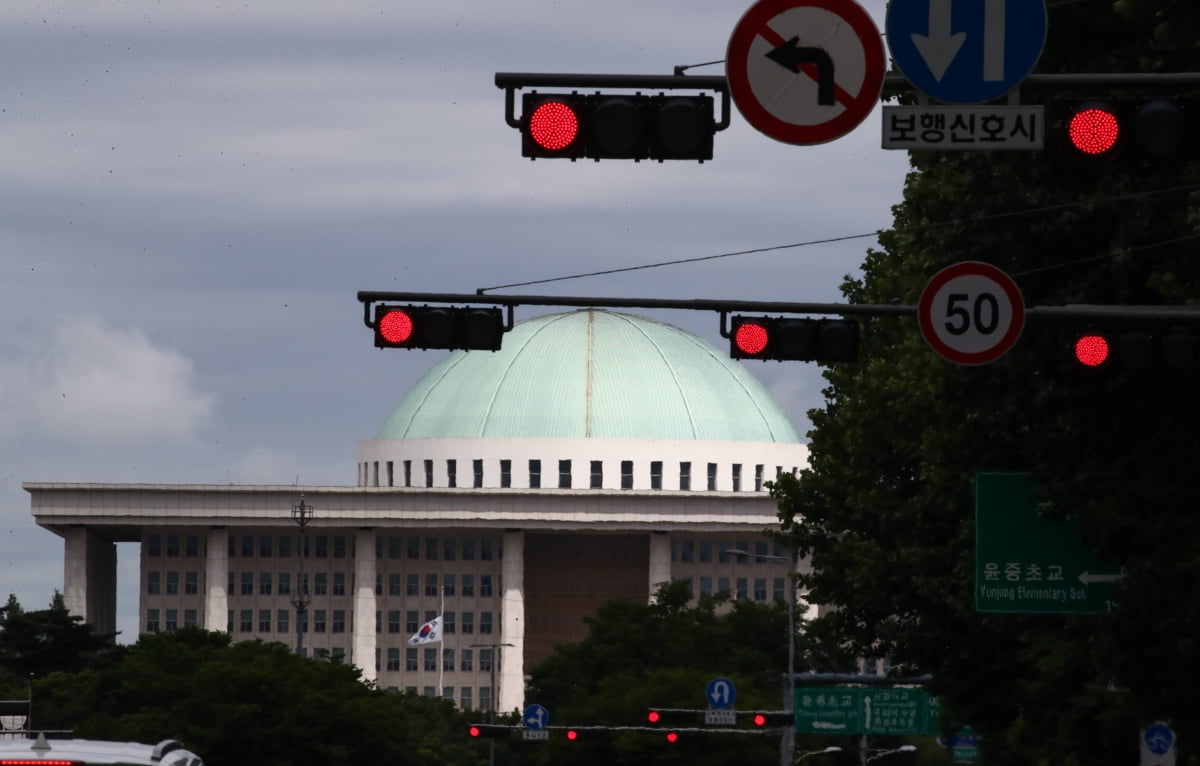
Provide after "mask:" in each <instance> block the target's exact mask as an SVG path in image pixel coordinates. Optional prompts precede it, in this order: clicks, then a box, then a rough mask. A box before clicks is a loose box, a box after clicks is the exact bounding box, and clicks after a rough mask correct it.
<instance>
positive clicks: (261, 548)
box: [258, 535, 275, 559]
mask: <svg viewBox="0 0 1200 766" xmlns="http://www.w3.org/2000/svg"><path fill="white" fill-rule="evenodd" d="M274 541H275V538H273V537H271V536H270V535H263V536H262V537H259V538H258V555H259V557H260V558H264V559H269V558H271V547H272V546H271V544H272V543H273V542H274Z"/></svg>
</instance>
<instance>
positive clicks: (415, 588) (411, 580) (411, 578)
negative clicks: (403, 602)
mask: <svg viewBox="0 0 1200 766" xmlns="http://www.w3.org/2000/svg"><path fill="white" fill-rule="evenodd" d="M396 577H397V578H399V577H400V575H396ZM404 595H406V596H419V595H421V575H419V574H417V573H416V572H409V573H408V574H407V575H405V579H404Z"/></svg>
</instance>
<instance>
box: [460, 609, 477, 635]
mask: <svg viewBox="0 0 1200 766" xmlns="http://www.w3.org/2000/svg"><path fill="white" fill-rule="evenodd" d="M462 632H463V633H464V634H467V635H470V634H473V633H474V632H475V613H474V612H463V613H462Z"/></svg>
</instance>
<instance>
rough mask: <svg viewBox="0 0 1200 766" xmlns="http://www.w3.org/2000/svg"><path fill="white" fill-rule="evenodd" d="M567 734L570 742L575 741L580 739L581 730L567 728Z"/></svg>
mask: <svg viewBox="0 0 1200 766" xmlns="http://www.w3.org/2000/svg"><path fill="white" fill-rule="evenodd" d="M565 736H566V738H567V741H568V742H574V741H575V740H577V739H579V732H577V731H576V730H574V729H567V731H566V735H565Z"/></svg>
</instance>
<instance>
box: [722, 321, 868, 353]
mask: <svg viewBox="0 0 1200 766" xmlns="http://www.w3.org/2000/svg"><path fill="white" fill-rule="evenodd" d="M728 337H729V356H730V357H732V358H734V359H775V360H780V361H784V360H794V361H803V362H826V363H831V362H853V361H856V360H857V359H858V324H857V323H856V322H853V321H849V320H846V319H805V318H799V317H744V316H735V317H733V319H732V320H731V323H730V327H729V332H728Z"/></svg>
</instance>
